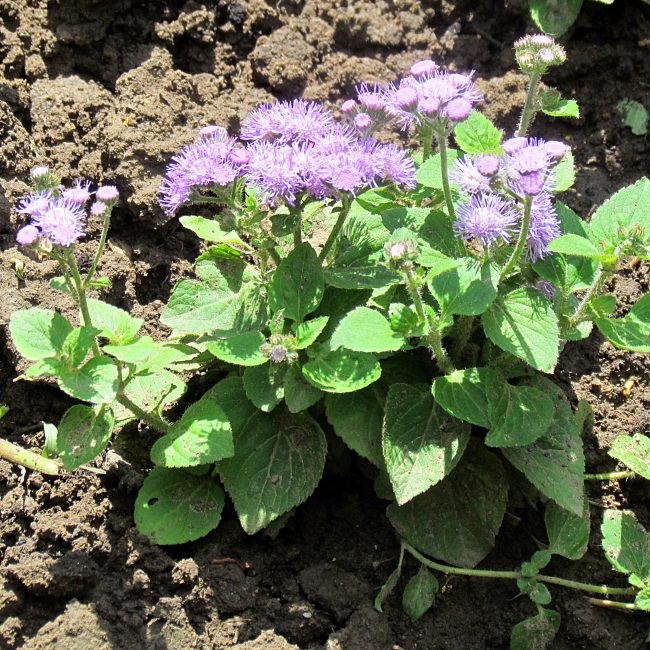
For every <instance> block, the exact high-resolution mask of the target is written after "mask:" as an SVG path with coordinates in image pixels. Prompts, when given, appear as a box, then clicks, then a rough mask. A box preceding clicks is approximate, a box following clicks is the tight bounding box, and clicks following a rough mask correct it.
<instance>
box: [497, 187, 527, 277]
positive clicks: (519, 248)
mask: <svg viewBox="0 0 650 650" xmlns="http://www.w3.org/2000/svg"><path fill="white" fill-rule="evenodd" d="M532 206H533V197H532V196H527V197H526V198H525V199H524V219H523V222H522V224H521V231H520V232H519V239H518V240H517V245H516V246H515V250H513V251H512V255H511V256H510V259H509V260H508V261H507V262H506V265H505V266H504V267H503V270H502V271H501V276H500V277H499V279H500V280H503V278H505V277H506V276H507V275H508V273H510V271H511V270H512V268H513V266H515V264H516V263H517V262H518V261H519V258H520V257H521V254H522V252H523V250H524V246H526V239H527V238H528V229H529V228H530V214H531V211H532Z"/></svg>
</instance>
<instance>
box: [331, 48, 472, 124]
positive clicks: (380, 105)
mask: <svg viewBox="0 0 650 650" xmlns="http://www.w3.org/2000/svg"><path fill="white" fill-rule="evenodd" d="M473 75H474V73H473V72H470V73H468V74H456V73H450V72H447V71H446V70H441V69H440V68H439V67H438V65H437V64H436V63H435V62H434V61H431V60H424V61H418V62H417V63H415V64H414V65H413V66H412V67H411V74H410V75H408V76H407V77H404V78H403V79H400V80H399V81H398V82H397V83H396V84H394V83H391V84H389V85H388V86H386V87H385V88H383V89H382V88H380V87H379V86H375V87H374V88H369V87H368V85H367V84H361V85H360V86H358V87H357V88H356V91H357V99H356V101H355V100H353V99H349V100H347V101H346V102H344V103H343V105H342V106H341V111H342V112H343V113H345V114H346V115H348V116H349V117H350V118H351V119H352V120H353V122H354V126H355V127H356V128H357V130H358V131H359V132H361V133H369V132H371V131H373V130H376V129H378V128H380V127H381V126H383V125H384V124H386V123H387V122H389V121H391V120H395V119H396V120H397V121H398V122H399V123H400V124H401V126H402V128H404V129H407V128H409V127H410V126H412V125H415V126H421V125H424V124H440V125H442V126H444V127H445V128H446V129H450V128H451V127H453V125H454V124H456V123H458V122H462V121H463V120H465V119H467V118H468V117H469V114H470V113H471V112H472V107H473V105H474V104H475V103H476V102H479V101H481V100H482V99H483V96H482V95H481V93H480V92H479V91H478V90H477V89H476V87H475V84H474V80H473Z"/></svg>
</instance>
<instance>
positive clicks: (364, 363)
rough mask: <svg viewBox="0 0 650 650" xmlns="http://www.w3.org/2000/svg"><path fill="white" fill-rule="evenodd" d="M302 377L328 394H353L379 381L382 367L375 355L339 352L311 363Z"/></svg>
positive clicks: (330, 353) (336, 351)
mask: <svg viewBox="0 0 650 650" xmlns="http://www.w3.org/2000/svg"><path fill="white" fill-rule="evenodd" d="M302 374H303V375H304V376H305V378H306V379H307V381H308V382H309V383H310V384H313V385H314V386H316V388H320V389H321V390H324V391H325V392H327V393H351V392H354V391H356V390H361V389H362V388H365V387H366V386H369V385H370V384H372V383H373V382H375V381H377V380H378V379H379V377H380V376H381V365H380V364H379V361H378V360H377V358H376V357H375V356H374V355H373V354H368V353H365V352H352V351H351V350H346V349H345V348H339V349H338V350H334V351H333V352H329V353H327V354H325V355H322V356H319V357H317V358H316V359H313V360H311V361H308V362H307V363H306V364H305V365H304V366H303V368H302Z"/></svg>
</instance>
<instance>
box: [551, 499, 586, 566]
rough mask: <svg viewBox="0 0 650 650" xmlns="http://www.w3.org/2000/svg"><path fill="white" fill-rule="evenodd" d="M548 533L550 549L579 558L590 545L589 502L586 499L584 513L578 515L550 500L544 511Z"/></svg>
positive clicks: (571, 558)
mask: <svg viewBox="0 0 650 650" xmlns="http://www.w3.org/2000/svg"><path fill="white" fill-rule="evenodd" d="M544 522H545V523H546V532H547V534H548V550H549V551H550V552H551V553H554V554H555V555H561V556H562V557H565V558H567V559H569V560H579V559H580V558H581V557H582V556H583V555H584V554H585V553H586V552H587V548H588V545H589V530H590V527H589V503H588V502H587V499H584V506H583V510H582V515H580V516H578V515H576V514H575V513H573V512H569V511H568V510H565V509H564V508H561V507H560V506H558V505H557V504H556V503H555V502H554V501H548V502H547V504H546V510H545V512H544Z"/></svg>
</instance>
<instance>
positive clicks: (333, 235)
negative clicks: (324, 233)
mask: <svg viewBox="0 0 650 650" xmlns="http://www.w3.org/2000/svg"><path fill="white" fill-rule="evenodd" d="M351 205H352V201H351V198H350V197H349V196H347V195H345V194H344V195H343V197H342V198H341V208H340V211H339V218H338V219H337V220H336V223H335V224H334V227H333V228H332V231H331V232H330V234H329V237H328V238H327V241H326V242H325V244H324V245H323V248H322V250H321V252H320V255H319V256H318V260H319V261H320V262H321V263H323V262H324V261H325V259H326V258H327V255H328V254H329V252H330V250H331V249H332V246H333V245H334V242H335V241H336V239H337V237H338V236H339V233H340V232H341V228H343V224H344V223H345V220H346V219H347V217H348V213H349V212H350V206H351Z"/></svg>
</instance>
